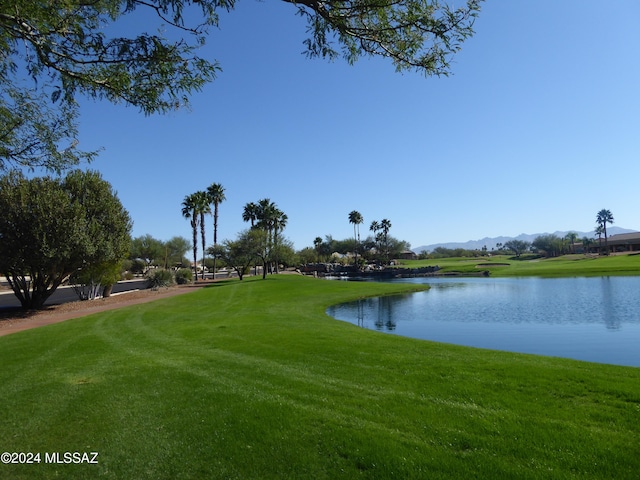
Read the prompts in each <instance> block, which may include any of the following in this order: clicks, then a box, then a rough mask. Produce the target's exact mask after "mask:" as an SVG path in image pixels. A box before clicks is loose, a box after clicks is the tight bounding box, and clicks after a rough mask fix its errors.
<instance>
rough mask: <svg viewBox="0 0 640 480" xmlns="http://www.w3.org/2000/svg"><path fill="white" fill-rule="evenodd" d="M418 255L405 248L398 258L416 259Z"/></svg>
mask: <svg viewBox="0 0 640 480" xmlns="http://www.w3.org/2000/svg"><path fill="white" fill-rule="evenodd" d="M417 258H418V255H416V254H415V252H412V251H411V250H403V251H402V252H401V253H400V255H398V260H416V259H417Z"/></svg>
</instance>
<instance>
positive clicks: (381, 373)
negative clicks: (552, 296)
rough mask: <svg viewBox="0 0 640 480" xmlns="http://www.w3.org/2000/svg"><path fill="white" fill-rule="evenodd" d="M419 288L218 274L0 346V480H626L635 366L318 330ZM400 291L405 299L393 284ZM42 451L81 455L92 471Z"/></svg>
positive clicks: (638, 438)
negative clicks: (358, 303)
mask: <svg viewBox="0 0 640 480" xmlns="http://www.w3.org/2000/svg"><path fill="white" fill-rule="evenodd" d="M415 288H420V287H419V286H414V285H407V284H383V283H357V282H330V281H324V280H317V279H312V278H304V277H298V276H287V275H280V276H272V277H269V278H268V279H267V280H264V281H263V280H261V279H247V280H245V281H243V282H239V281H228V282H224V283H219V284H216V285H215V286H212V287H209V288H205V289H202V290H199V291H195V292H192V293H189V294H185V295H182V296H178V297H173V298H169V299H163V300H158V301H155V302H152V303H149V304H143V305H137V306H134V307H129V308H126V309H120V310H113V311H109V312H104V313H100V314H95V315H91V316H88V317H85V318H82V319H77V320H70V321H67V322H64V323H60V324H57V325H52V326H48V327H42V328H38V329H34V330H30V331H25V332H21V333H17V334H13V335H9V336H6V337H2V338H0V362H1V363H0V364H1V365H2V368H1V369H0V385H1V387H0V402H1V405H2V415H1V416H0V432H1V433H2V436H1V440H0V441H1V442H2V446H1V447H0V451H8V452H40V453H41V454H42V455H43V457H42V458H41V463H39V464H31V465H0V478H2V479H30V480H32V479H55V478H60V479H85V478H92V479H95V478H107V479H218V478H219V479H287V478H296V479H354V478H368V479H386V478H400V479H411V478H415V479H438V478H447V479H449V478H451V479H464V478H487V479H505V478H513V479H529V478H530V479H550V478H551V479H555V478H557V479H566V478H583V479H607V480H609V479H625V478H629V479H631V478H638V475H639V473H638V472H640V455H638V453H639V451H640V450H639V448H640V447H639V446H640V369H637V368H629V367H619V366H609V365H598V364H592V363H586V362H578V361H572V360H567V359H556V358H547V357H539V356H533V355H522V354H514V353H505V352H495V351H488V350H480V349H473V348H466V347H458V346H453V345H445V344H438V343H432V342H426V341H421V340H414V339H409V338H402V337H398V336H393V335H386V334H382V333H378V332H374V331H370V330H365V329H361V328H358V327H356V326H353V325H351V324H348V323H344V322H340V321H336V320H333V319H331V318H329V317H327V316H326V315H325V313H324V311H325V309H326V307H327V306H328V305H329V304H333V303H337V302H342V301H345V300H348V299H354V298H358V297H361V296H366V295H381V294H388V293H398V292H402V291H405V292H406V291H410V290H411V289H415ZM408 289H409V290H408ZM45 452H61V453H62V452H98V453H99V456H98V459H97V460H98V462H99V463H98V464H97V465H87V464H82V465H76V464H45V463H44V453H45Z"/></svg>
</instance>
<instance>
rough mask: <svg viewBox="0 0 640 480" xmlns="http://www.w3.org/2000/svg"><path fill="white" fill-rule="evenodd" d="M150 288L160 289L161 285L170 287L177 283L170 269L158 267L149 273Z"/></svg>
mask: <svg viewBox="0 0 640 480" xmlns="http://www.w3.org/2000/svg"><path fill="white" fill-rule="evenodd" d="M147 282H148V288H151V289H153V290H158V289H159V288H161V287H165V288H168V287H170V286H171V285H173V284H174V283H175V280H174V278H173V273H172V272H171V271H170V270H165V269H162V268H158V269H156V270H151V271H149V273H148V274H147Z"/></svg>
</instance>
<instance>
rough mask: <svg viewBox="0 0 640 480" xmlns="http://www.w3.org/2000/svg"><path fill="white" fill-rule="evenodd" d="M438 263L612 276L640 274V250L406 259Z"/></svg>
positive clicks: (498, 271)
mask: <svg viewBox="0 0 640 480" xmlns="http://www.w3.org/2000/svg"><path fill="white" fill-rule="evenodd" d="M433 265H438V266H439V267H440V268H441V269H442V270H441V273H456V272H457V273H464V274H470V273H479V272H482V271H483V270H488V271H489V272H491V276H496V277H516V276H522V277H525V276H540V277H576V276H585V277H588V276H601V275H605V276H612V275H640V254H635V255H628V254H618V255H611V256H602V257H600V256H587V255H563V256H560V257H555V258H537V257H533V256H528V255H522V257H521V258H516V257H514V256H509V255H495V256H492V257H472V258H470V257H456V258H440V259H430V260H405V261H403V262H402V266H404V267H409V268H417V267H426V266H433Z"/></svg>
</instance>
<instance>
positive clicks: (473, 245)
mask: <svg viewBox="0 0 640 480" xmlns="http://www.w3.org/2000/svg"><path fill="white" fill-rule="evenodd" d="M637 231H638V230H629V229H627V228H621V227H613V226H612V227H608V228H607V235H608V236H611V235H618V234H620V233H631V232H637ZM569 232H575V230H567V231H566V232H554V233H553V234H549V233H534V234H532V235H529V234H526V233H522V234H520V235H518V236H517V237H494V238H489V237H485V238H481V239H480V240H469V241H468V242H449V243H434V244H431V245H423V246H421V247H415V248H412V249H411V250H413V251H414V252H415V253H420V252H422V251H424V250H426V251H428V252H432V251H433V250H435V249H436V248H438V247H444V248H451V249H454V248H464V249H465V250H482V247H484V246H485V245H486V247H487V250H489V251H491V249H494V248H496V244H498V243H505V242H508V241H509V240H524V241H525V242H533V241H534V240H535V239H536V238H537V237H539V236H540V235H557V236H558V237H564V236H565V235H566V234H567V233H569ZM576 233H577V234H578V238H582V237H591V238H595V237H596V234H595V232H594V231H593V230H592V231H590V232H576Z"/></svg>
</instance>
